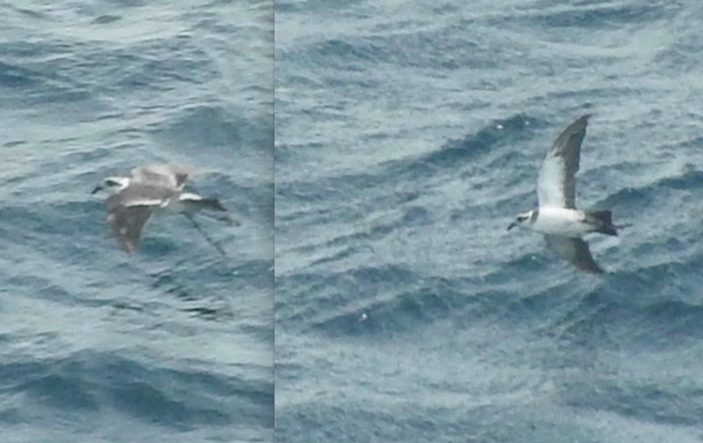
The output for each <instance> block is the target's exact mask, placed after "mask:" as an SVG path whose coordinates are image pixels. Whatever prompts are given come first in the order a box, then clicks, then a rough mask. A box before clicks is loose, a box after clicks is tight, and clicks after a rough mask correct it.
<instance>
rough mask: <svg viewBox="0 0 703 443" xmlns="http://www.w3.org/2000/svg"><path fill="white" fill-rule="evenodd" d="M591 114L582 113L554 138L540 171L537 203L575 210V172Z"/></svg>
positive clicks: (577, 168)
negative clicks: (581, 115) (582, 114)
mask: <svg viewBox="0 0 703 443" xmlns="http://www.w3.org/2000/svg"><path fill="white" fill-rule="evenodd" d="M589 117H590V114H587V115H584V116H583V117H581V118H579V119H578V120H576V121H575V122H573V123H572V124H570V125H569V126H568V127H567V128H566V129H565V130H564V132H562V133H561V135H559V137H557V140H556V141H555V142H554V146H552V149H550V150H549V152H548V153H547V157H545V159H544V161H543V162H542V167H541V168H540V170H539V178H538V179H537V195H538V197H539V205H540V206H556V207H561V208H568V209H576V179H575V177H574V176H575V175H576V172H578V170H579V159H580V157H581V143H582V142H583V138H584V137H585V136H586V126H587V125H588V119H589Z"/></svg>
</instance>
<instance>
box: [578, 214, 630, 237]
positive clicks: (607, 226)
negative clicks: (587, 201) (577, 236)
mask: <svg viewBox="0 0 703 443" xmlns="http://www.w3.org/2000/svg"><path fill="white" fill-rule="evenodd" d="M612 217H613V214H612V212H610V211H589V212H586V222H588V223H591V224H593V225H595V227H596V229H595V231H596V232H600V233H601V234H606V235H618V231H617V228H618V227H623V226H615V225H614V224H613V220H612Z"/></svg>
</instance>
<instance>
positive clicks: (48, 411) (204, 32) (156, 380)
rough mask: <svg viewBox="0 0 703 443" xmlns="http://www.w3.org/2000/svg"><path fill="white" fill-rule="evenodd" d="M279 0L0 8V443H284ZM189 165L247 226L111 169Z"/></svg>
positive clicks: (198, 185) (199, 184) (134, 0)
mask: <svg viewBox="0 0 703 443" xmlns="http://www.w3.org/2000/svg"><path fill="white" fill-rule="evenodd" d="M272 60H273V9H272V4H271V2H269V1H258V0H244V1H238V2H230V1H219V0H209V1H195V2H185V1H177V2H167V1H142V0H129V1H128V0H119V1H111V0H110V1H102V0H101V1H74V2H62V1H57V2H53V1H41V0H31V1H25V2H0V154H1V155H2V161H0V195H1V196H2V203H1V204H0V250H2V254H1V257H0V441H1V442H3V443H19V442H31V443H37V442H50V443H57V442H71V443H73V442H169V443H175V442H188V443H191V442H204V441H209V442H227V443H230V442H237V441H242V442H254V441H256V442H271V441H273V394H274V392H273V359H272V352H273V344H272V343H273V328H272V318H273V310H272V309H273V269H272V266H273V247H272V241H273V214H274V213H273V62H272ZM157 162H174V163H186V164H190V165H192V166H195V167H197V168H199V169H200V174H198V175H197V176H195V177H194V178H193V182H192V183H193V185H194V186H195V189H197V190H198V191H200V192H201V193H203V194H207V195H213V196H215V197H217V198H219V199H220V200H221V201H222V203H223V205H225V206H227V207H229V209H230V210H231V211H232V212H233V213H234V214H236V217H237V218H239V220H240V221H241V222H242V226H241V227H239V228H232V227H228V226H225V225H223V224H221V223H217V222H216V221H211V220H208V219H203V220H202V221H201V225H202V226H203V228H204V229H207V231H208V233H209V235H210V236H211V237H212V238H213V239H214V240H216V241H217V242H218V243H219V244H221V246H222V248H223V249H224V250H225V251H226V253H227V258H223V257H222V256H220V255H219V254H218V252H217V251H216V250H215V249H214V248H213V247H211V246H210V245H209V244H208V243H207V242H206V241H205V240H204V239H203V238H202V237H201V236H199V235H198V234H197V232H196V231H195V230H194V229H192V227H191V226H190V225H189V223H188V221H187V220H186V219H185V218H182V217H172V218H168V217H166V218H161V219H153V220H151V221H150V222H149V224H148V225H147V227H146V229H145V231H144V235H143V238H142V244H141V248H140V251H139V253H138V254H136V255H134V256H129V255H127V254H126V253H125V252H124V251H123V250H122V249H121V248H120V246H119V244H118V242H117V241H116V240H115V238H114V237H113V235H112V232H111V228H110V226H109V224H108V223H107V221H106V219H105V215H106V214H105V206H104V204H103V198H104V197H103V196H91V195H90V191H91V190H92V189H93V187H95V185H96V184H97V183H98V182H99V181H100V180H101V179H102V178H103V177H104V176H106V175H114V174H127V173H128V172H129V171H130V170H131V168H133V167H134V166H137V165H141V164H146V163H157Z"/></svg>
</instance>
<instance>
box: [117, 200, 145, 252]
mask: <svg viewBox="0 0 703 443" xmlns="http://www.w3.org/2000/svg"><path fill="white" fill-rule="evenodd" d="M151 212H152V207H151V206H115V207H114V208H112V210H110V211H109V212H108V215H107V220H108V221H109V222H110V223H111V224H112V229H113V231H114V232H115V235H116V236H117V239H118V240H119V241H120V244H121V245H122V247H124V248H125V250H126V251H127V252H129V253H130V254H133V253H134V252H135V251H136V250H137V247H139V238H140V237H141V234H142V228H144V224H145V223H146V221H147V220H148V219H149V216H150V215H151Z"/></svg>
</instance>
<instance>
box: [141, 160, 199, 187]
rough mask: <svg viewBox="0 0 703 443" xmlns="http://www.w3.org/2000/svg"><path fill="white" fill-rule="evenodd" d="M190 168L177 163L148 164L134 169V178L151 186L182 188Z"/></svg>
mask: <svg viewBox="0 0 703 443" xmlns="http://www.w3.org/2000/svg"><path fill="white" fill-rule="evenodd" d="M188 173H189V170H188V169H187V168H185V167H183V166H177V165H170V164H165V165H147V166H140V167H138V168H134V169H133V170H132V180H133V181H134V182H136V183H141V184H144V185H149V186H165V187H169V188H172V189H177V190H181V189H183V186H184V185H185V182H186V180H187V179H188Z"/></svg>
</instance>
